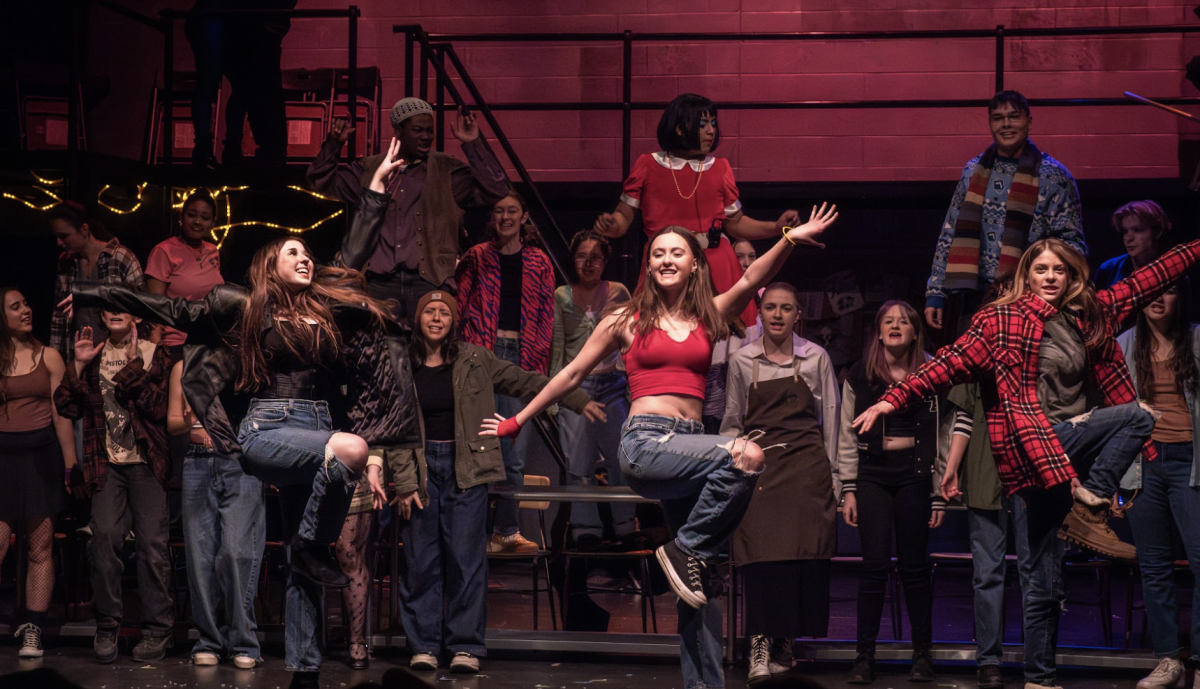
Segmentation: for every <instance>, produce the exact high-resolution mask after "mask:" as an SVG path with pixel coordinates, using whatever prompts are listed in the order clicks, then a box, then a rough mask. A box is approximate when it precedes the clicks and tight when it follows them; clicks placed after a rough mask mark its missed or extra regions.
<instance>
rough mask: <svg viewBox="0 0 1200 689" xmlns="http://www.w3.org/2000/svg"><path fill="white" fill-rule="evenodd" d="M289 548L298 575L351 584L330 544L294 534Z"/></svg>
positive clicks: (330, 585)
mask: <svg viewBox="0 0 1200 689" xmlns="http://www.w3.org/2000/svg"><path fill="white" fill-rule="evenodd" d="M288 549H289V550H290V551H291V555H292V558H291V562H290V564H291V567H292V572H293V573H294V574H296V576H300V577H304V578H305V579H308V580H309V581H311V582H313V583H314V584H318V585H320V586H325V587H328V588H334V589H344V588H346V587H347V586H349V585H350V577H348V576H346V575H345V573H344V572H342V570H341V568H340V567H338V565H337V563H336V562H334V561H333V558H331V557H330V556H329V547H328V546H325V545H322V544H320V543H314V542H313V541H306V540H304V539H302V538H300V537H299V536H292V540H291V542H290V543H289V544H288ZM296 674H297V675H299V674H300V673H296ZM294 681H295V680H294V679H293V682H294Z"/></svg>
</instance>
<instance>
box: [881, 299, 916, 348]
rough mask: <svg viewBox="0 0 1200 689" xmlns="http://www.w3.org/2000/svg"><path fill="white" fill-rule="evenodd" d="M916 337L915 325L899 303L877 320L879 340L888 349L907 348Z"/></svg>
mask: <svg viewBox="0 0 1200 689" xmlns="http://www.w3.org/2000/svg"><path fill="white" fill-rule="evenodd" d="M916 339H917V326H916V324H915V323H913V322H912V320H910V319H909V317H908V314H907V313H905V311H904V309H903V308H902V307H901V306H900V305H899V304H897V305H895V306H893V307H892V308H890V309H888V310H887V312H886V313H884V314H883V318H882V319H881V320H880V322H879V341H880V342H882V343H883V346H884V347H887V348H889V349H897V350H898V349H907V348H908V347H909V346H910V345H911V344H912V343H913V340H916Z"/></svg>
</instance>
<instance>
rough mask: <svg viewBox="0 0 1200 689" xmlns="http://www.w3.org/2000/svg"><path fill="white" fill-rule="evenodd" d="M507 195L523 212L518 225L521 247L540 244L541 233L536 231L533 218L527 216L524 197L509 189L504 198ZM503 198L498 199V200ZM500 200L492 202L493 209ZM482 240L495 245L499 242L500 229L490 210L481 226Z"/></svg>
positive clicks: (526, 205) (527, 211) (527, 209)
mask: <svg viewBox="0 0 1200 689" xmlns="http://www.w3.org/2000/svg"><path fill="white" fill-rule="evenodd" d="M509 197H512V198H513V199H515V200H516V202H517V205H518V206H520V207H521V212H522V213H524V214H525V221H524V222H522V223H521V227H520V236H519V239H520V242H521V247H522V248H524V247H527V246H539V247H540V246H542V234H541V232H539V231H538V228H537V225H534V224H533V218H531V217H529V204H527V203H525V199H524V197H522V196H521V195H520V194H518V193H517V192H515V191H513V190H511V189H510V190H509V191H508V193H507V194H505V195H504V199H507V198H509ZM504 199H500V201H503V200H504ZM500 201H497V202H496V203H494V204H492V209H493V210H494V209H495V208H496V204H498V203H500ZM483 241H485V242H492V243H493V244H496V245H499V244H500V230H499V229H498V228H497V227H496V216H494V215H492V214H491V213H490V212H489V213H488V219H487V224H486V225H484V227H483Z"/></svg>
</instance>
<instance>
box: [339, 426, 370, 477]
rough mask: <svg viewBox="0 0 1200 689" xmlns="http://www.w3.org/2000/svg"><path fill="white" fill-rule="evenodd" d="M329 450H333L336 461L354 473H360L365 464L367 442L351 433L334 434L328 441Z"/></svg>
mask: <svg viewBox="0 0 1200 689" xmlns="http://www.w3.org/2000/svg"><path fill="white" fill-rule="evenodd" d="M329 449H331V450H333V456H334V457H337V458H338V461H340V462H341V463H342V464H345V465H346V466H348V467H350V469H351V470H353V471H354V472H355V473H358V472H360V471H362V468H363V467H364V466H366V464H367V451H368V448H367V441H365V440H363V439H362V438H360V437H358V436H357V435H354V434H352V433H334V434H333V437H331V438H330V439H329Z"/></svg>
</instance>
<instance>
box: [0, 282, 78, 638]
mask: <svg viewBox="0 0 1200 689" xmlns="http://www.w3.org/2000/svg"><path fill="white" fill-rule="evenodd" d="M0 307H2V308H3V313H0V467H2V471H3V476H4V481H3V482H2V483H0V563H3V562H4V556H5V554H6V553H7V552H8V547H9V539H10V538H11V536H12V535H13V534H14V533H15V532H16V529H17V527H18V525H19V526H20V527H21V528H23V529H24V534H25V545H26V548H27V549H28V551H27V553H28V554H27V556H26V559H25V562H26V565H25V609H24V610H15V611H14V612H15V613H16V614H15V615H14V617H16V618H17V620H19V621H20V625H19V626H18V627H17V628H16V631H15V634H14V635H15V636H16V637H17V638H18V639H20V643H21V648H20V649H19V650H18V651H17V657H18V658H41V657H42V653H43V649H42V630H43V629H44V628H45V627H46V621H47V618H48V616H49V611H50V597H51V594H53V593H54V559H53V547H52V546H53V543H54V517H55V515H57V514H58V509H59V496H60V495H61V494H62V492H63V486H64V485H66V484H67V483H68V481H67V480H66V477H67V476H68V475H69V473H70V472H71V471H72V470H75V472H74V473H76V474H78V469H77V468H76V456H75V433H74V430H73V428H72V423H71V421H70V419H68V418H66V417H65V416H62V415H60V414H59V413H58V407H56V406H55V405H54V399H53V395H54V391H55V390H57V389H58V386H59V385H60V384H61V383H62V379H63V376H64V375H65V374H66V365H65V364H64V363H63V359H62V356H60V355H59V353H58V350H56V349H54V348H53V347H47V346H46V345H43V344H42V343H41V342H38V341H37V338H35V337H34V336H33V310H32V309H30V308H29V303H28V302H27V301H25V296H24V295H23V294H21V292H20V291H18V290H17V289H16V288H13V287H9V288H5V289H0ZM13 569H14V570H15V569H16V568H13Z"/></svg>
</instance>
